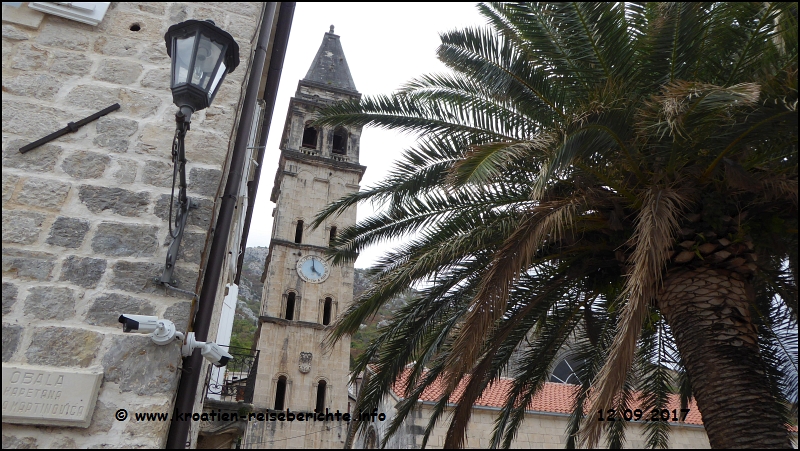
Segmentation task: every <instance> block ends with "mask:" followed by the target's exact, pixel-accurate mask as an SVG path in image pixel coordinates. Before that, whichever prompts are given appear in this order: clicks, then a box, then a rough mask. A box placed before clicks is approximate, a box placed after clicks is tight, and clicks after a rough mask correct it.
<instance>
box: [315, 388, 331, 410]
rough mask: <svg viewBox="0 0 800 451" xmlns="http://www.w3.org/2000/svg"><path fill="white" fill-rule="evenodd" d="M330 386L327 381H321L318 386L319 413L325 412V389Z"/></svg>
mask: <svg viewBox="0 0 800 451" xmlns="http://www.w3.org/2000/svg"><path fill="white" fill-rule="evenodd" d="M327 387H328V384H327V383H326V382H325V381H319V384H317V408H316V409H315V410H316V411H317V413H321V412H325V389H326V388H327Z"/></svg>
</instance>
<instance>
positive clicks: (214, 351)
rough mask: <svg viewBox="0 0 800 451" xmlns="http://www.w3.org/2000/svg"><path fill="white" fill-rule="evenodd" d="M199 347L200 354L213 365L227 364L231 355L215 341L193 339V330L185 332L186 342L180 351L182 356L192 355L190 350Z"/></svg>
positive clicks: (221, 365)
mask: <svg viewBox="0 0 800 451" xmlns="http://www.w3.org/2000/svg"><path fill="white" fill-rule="evenodd" d="M198 348H200V354H201V355H202V356H203V357H204V358H205V359H206V360H208V361H209V362H211V363H212V364H213V365H214V366H217V367H223V366H225V365H227V364H228V361H230V360H231V359H232V358H233V356H232V355H230V354H228V353H227V352H225V350H224V349H222V347H221V346H220V345H218V344H216V343H206V342H204V341H197V340H195V339H194V332H189V333H188V334H186V342H185V343H184V344H183V348H182V349H181V353H182V354H183V356H184V357H189V356H190V355H192V351H194V350H195V349H198Z"/></svg>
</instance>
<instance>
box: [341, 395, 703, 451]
mask: <svg viewBox="0 0 800 451" xmlns="http://www.w3.org/2000/svg"><path fill="white" fill-rule="evenodd" d="M398 401H399V399H396V398H394V397H393V396H391V395H390V396H387V397H386V398H385V399H384V402H383V403H382V405H381V407H380V408H379V411H382V412H385V413H386V415H387V418H386V421H383V422H380V421H378V422H375V423H373V425H372V426H371V427H374V428H375V432H376V438H377V441H378V443H380V441H381V440H383V437H385V433H386V430H387V429H388V427H389V424H390V423H391V420H392V418H394V415H395V414H396V410H395V409H394V407H393V406H394V405H396V403H397V402H398ZM432 412H433V406H432V405H430V404H428V403H425V404H422V406H421V408H420V409H419V410H418V411H417V412H415V413H413V414H411V415H410V416H409V418H408V419H406V421H405V422H404V424H403V426H401V429H400V431H398V433H397V434H395V435H394V436H393V437H392V438H391V439H390V440H389V443H388V444H387V446H386V448H387V449H414V448H419V447H420V446H421V445H422V438H423V436H424V434H425V429H426V428H427V426H428V421H429V420H430V417H431V414H432ZM497 414H498V409H490V408H480V407H476V408H474V409H473V410H472V417H471V419H470V422H469V426H468V428H467V441H466V444H465V446H464V448H466V449H488V448H489V445H490V444H489V441H490V439H491V437H492V432H493V430H494V422H495V419H496V418H497ZM568 421H569V416H568V415H566V414H547V413H533V412H529V413H526V415H525V421H524V422H523V423H522V426H521V427H520V429H519V432H518V433H517V437H516V439H515V440H514V442H513V443H512V445H511V447H512V448H514V449H553V448H563V447H564V446H565V445H566V441H567V437H566V433H565V431H566V430H567V424H568ZM449 424H450V423H449V418H448V417H447V416H445V417H444V419H441V420H440V421H439V423H438V424H437V425H436V427H435V428H434V430H433V433H432V434H431V437H430V439H429V440H428V443H427V447H428V448H431V449H441V448H442V447H443V446H444V440H445V437H446V434H447V427H448V426H449ZM625 435H626V437H627V440H626V442H625V448H633V449H636V448H645V444H646V435H645V430H644V426H643V425H642V424H639V423H635V422H631V423H629V424H628V426H627V428H626V431H625ZM365 440H366V436H365V434H361V435H359V436H357V438H356V440H355V441H354V444H353V448H355V449H364V448H365ZM600 445H601V447H605V436H603V438H601V440H600ZM710 447H711V446H710V444H709V442H708V437H707V436H706V433H705V430H704V429H703V428H702V427H700V426H695V425H679V426H672V427H671V428H670V432H669V448H673V449H696V448H702V449H708V448H710Z"/></svg>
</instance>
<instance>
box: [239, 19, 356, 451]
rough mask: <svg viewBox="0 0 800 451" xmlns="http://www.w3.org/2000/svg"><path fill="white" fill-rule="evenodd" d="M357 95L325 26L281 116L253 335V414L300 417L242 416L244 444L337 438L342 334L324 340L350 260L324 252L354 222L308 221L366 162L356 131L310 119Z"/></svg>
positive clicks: (344, 302)
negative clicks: (339, 261)
mask: <svg viewBox="0 0 800 451" xmlns="http://www.w3.org/2000/svg"><path fill="white" fill-rule="evenodd" d="M360 96H361V95H360V94H359V93H358V91H357V90H356V87H355V84H354V82H353V79H352V77H351V75H350V70H349V68H348V66H347V61H346V59H345V56H344V52H343V50H342V46H341V43H340V41H339V36H337V35H336V34H334V30H333V27H331V30H330V32H328V33H325V35H324V37H323V41H322V45H321V46H320V48H319V51H318V52H317V54H316V57H315V58H314V61H313V62H312V64H311V67H310V69H309V70H308V73H307V74H306V76H305V78H304V79H302V80H300V82H299V83H298V86H297V92H296V93H295V96H294V97H292V99H291V101H290V103H289V110H288V112H287V114H286V125H285V126H284V130H283V136H282V139H281V142H280V150H281V156H280V162H279V165H278V171H277V174H276V176H275V184H274V187H273V189H272V198H271V200H272V201H273V202H275V203H276V204H277V206H276V208H275V210H274V212H273V216H274V218H275V220H274V226H273V230H272V241H271V243H270V246H269V254H268V256H267V259H266V263H265V269H264V275H263V277H262V280H263V281H264V289H263V295H262V305H261V313H260V316H259V328H258V330H257V332H256V343H257V347H258V349H259V350H260V355H259V363H258V375H257V378H256V385H255V397H254V399H253V413H254V414H263V415H266V416H267V418H268V416H269V415H273V414H274V415H279V414H280V415H283V413H281V412H287V410H288V411H291V412H295V413H297V414H298V415H302V416H303V417H304V419H303V421H299V419H295V421H268V420H267V421H251V422H248V424H247V428H246V431H245V434H244V437H243V440H242V443H241V446H242V447H243V448H308V449H315V448H322V449H325V448H342V447H343V446H344V444H345V439H346V436H347V426H348V423H347V422H346V421H345V420H344V419H343V417H342V414H345V413H348V412H349V410H350V406H349V405H348V392H347V381H348V373H349V362H350V359H349V355H350V340H349V338H345V339H343V340H341V341H339V342H338V343H336V344H335V345H333V346H332V347H326V346H325V345H324V344H323V341H324V339H325V337H326V335H327V333H328V332H329V330H330V328H331V325H332V324H333V322H334V321H335V320H336V318H337V317H338V315H339V314H341V313H342V312H344V310H345V309H346V308H347V306H348V305H349V304H350V302H352V297H353V264H352V263H349V264H344V265H340V266H331V265H330V264H329V263H328V262H327V261H326V260H325V258H324V257H323V255H324V252H325V250H326V249H327V247H328V246H329V245H330V242H331V240H333V239H334V237H335V236H336V231H337V230H343V229H344V228H346V227H348V226H351V225H354V224H355V221H356V209H355V207H352V208H350V209H348V210H346V211H345V212H344V213H342V214H341V215H339V216H338V217H335V218H333V219H330V220H328V221H326V222H325V223H324V224H322V225H320V226H319V227H317V228H313V229H312V228H311V227H309V225H310V224H311V222H312V220H313V219H314V216H315V215H316V213H317V212H318V211H320V210H321V209H322V208H323V207H324V206H326V205H328V204H329V203H331V202H333V201H335V200H337V199H339V198H341V197H343V196H345V195H347V194H350V193H352V192H356V191H358V189H359V182H360V181H361V177H362V175H363V174H364V171H365V169H366V168H365V167H364V166H361V165H359V164H358V162H359V151H360V149H359V141H360V136H361V129H360V127H358V128H344V127H337V128H328V127H315V126H314V125H313V123H312V121H313V119H314V118H315V113H316V112H317V111H318V110H319V109H320V108H322V107H324V106H326V105H329V104H331V103H333V102H337V101H343V100H351V99H358V98H360ZM337 411H338V413H339V415H336V413H337ZM313 412H317V413H316V414H314V413H313ZM320 412H321V414H320ZM328 414H330V415H328ZM287 415H288V413H287ZM320 415H321V416H320ZM319 419H323V420H324V421H319Z"/></svg>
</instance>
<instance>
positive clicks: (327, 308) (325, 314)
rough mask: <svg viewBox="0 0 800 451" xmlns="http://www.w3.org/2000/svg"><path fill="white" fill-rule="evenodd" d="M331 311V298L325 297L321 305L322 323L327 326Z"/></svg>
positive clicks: (329, 321)
mask: <svg viewBox="0 0 800 451" xmlns="http://www.w3.org/2000/svg"><path fill="white" fill-rule="evenodd" d="M331 313H333V299H331V298H325V304H324V305H323V306H322V325H323V326H327V325H329V324H330V323H331Z"/></svg>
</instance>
